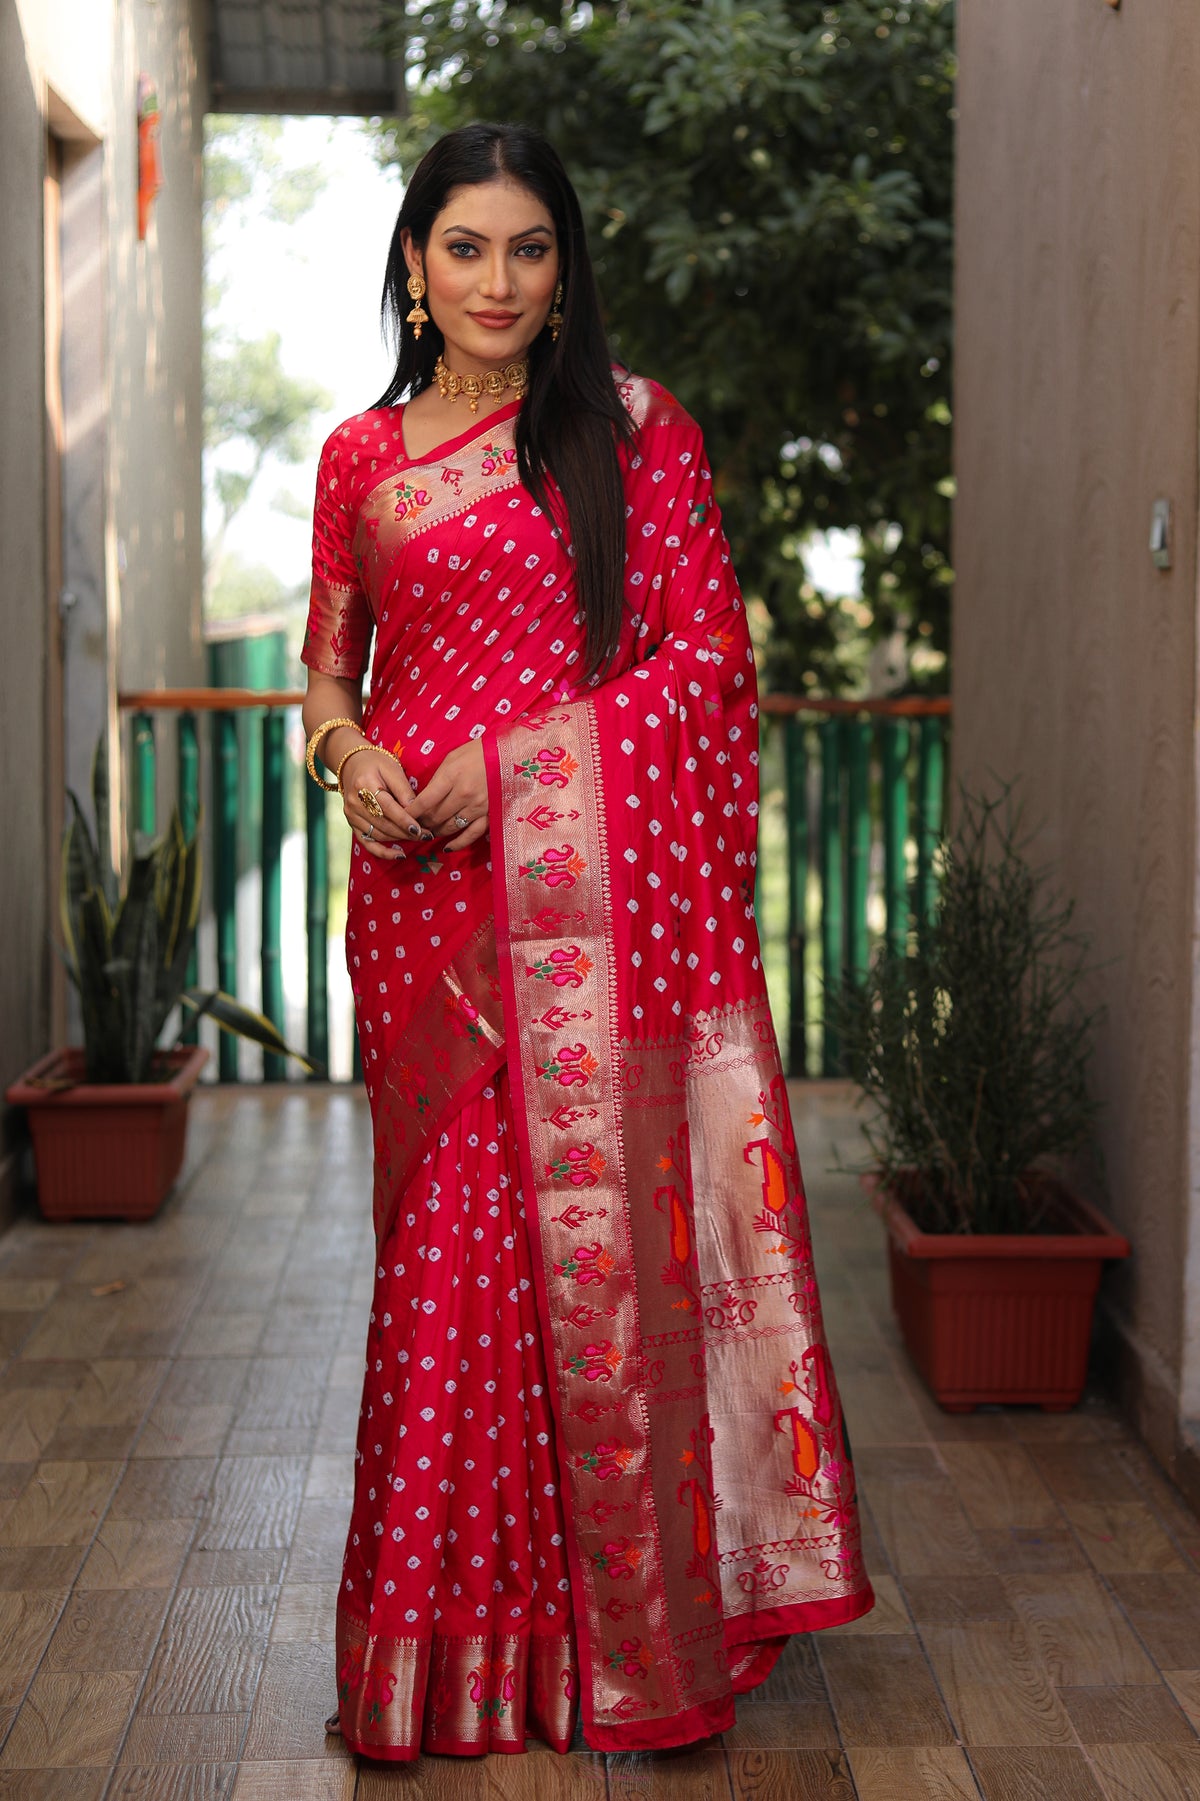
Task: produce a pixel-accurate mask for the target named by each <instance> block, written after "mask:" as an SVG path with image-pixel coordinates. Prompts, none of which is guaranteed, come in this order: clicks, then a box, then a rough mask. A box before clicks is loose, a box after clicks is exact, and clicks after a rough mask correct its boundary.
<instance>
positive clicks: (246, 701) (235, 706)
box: [117, 688, 951, 719]
mask: <svg viewBox="0 0 1200 1801" xmlns="http://www.w3.org/2000/svg"><path fill="white" fill-rule="evenodd" d="M303 700H304V694H303V692H302V691H301V690H300V689H299V688H264V689H262V690H261V692H260V691H258V690H256V689H253V688H135V689H133V690H131V691H130V692H129V693H126V694H119V695H118V696H117V705H118V706H119V707H120V708H121V711H122V712H125V713H160V712H169V713H237V712H241V711H243V710H244V709H246V708H250V707H298V706H300V705H301V704H302V702H303ZM759 707H760V709H761V711H762V712H764V713H769V714H773V715H775V716H776V717H780V718H787V717H789V716H790V715H792V714H795V713H830V714H855V713H872V714H875V715H877V716H879V717H881V718H885V719H931V718H944V717H946V716H947V715H948V714H949V713H950V712H951V701H950V696H949V695H948V694H930V695H926V694H903V695H899V696H897V697H894V698H893V697H889V696H874V697H872V698H869V699H863V700H843V699H837V700H833V699H817V698H815V697H811V696H809V695H806V694H764V695H762V696H760V699H759Z"/></svg>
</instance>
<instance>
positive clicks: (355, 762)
mask: <svg viewBox="0 0 1200 1801" xmlns="http://www.w3.org/2000/svg"><path fill="white" fill-rule="evenodd" d="M360 789H361V790H362V792H363V793H365V794H373V795H374V796H375V799H376V801H377V803H378V804H379V806H381V807H382V808H383V817H382V819H379V818H376V817H374V816H373V815H372V814H371V812H370V811H369V810H368V809H367V808H366V807H365V806H364V805H363V803H362V801H361V800H360V799H359V790H360ZM414 805H415V803H414V801H413V791H412V785H411V783H410V782H409V779H408V777H407V776H406V775H405V773H404V771H403V769H402V768H401V767H400V765H399V763H395V762H393V761H392V759H391V757H382V756H380V755H379V754H378V752H377V751H376V750H375V749H374V748H373V747H372V749H370V750H360V751H357V752H356V753H355V755H354V756H352V757H351V758H350V760H349V762H348V763H347V764H346V766H345V768H344V769H343V771H342V810H343V812H344V813H345V815H346V818H347V820H348V821H349V822H350V825H351V827H352V828H353V830H354V834H355V836H356V837H357V838H358V840H359V842H360V843H361V844H362V845H363V846H364V847H365V848H366V849H367V850H369V851H370V852H371V853H372V855H374V856H377V857H380V858H382V859H384V860H385V861H387V862H391V863H394V862H397V861H398V860H399V859H400V858H401V857H403V855H404V847H405V845H408V844H416V843H417V842H418V840H419V839H420V837H421V835H422V831H423V829H424V828H423V827H422V826H421V824H420V822H419V820H417V819H416V817H415V816H414V813H413V808H414Z"/></svg>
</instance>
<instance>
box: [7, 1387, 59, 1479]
mask: <svg viewBox="0 0 1200 1801" xmlns="http://www.w3.org/2000/svg"><path fill="white" fill-rule="evenodd" d="M70 1402H71V1393H70V1390H69V1389H62V1388H14V1389H9V1390H8V1391H7V1392H6V1393H5V1394H3V1395H0V1462H4V1463H21V1462H26V1463H29V1462H36V1460H37V1459H38V1458H39V1457H40V1456H41V1455H42V1452H43V1451H44V1450H45V1448H46V1446H47V1445H48V1444H49V1442H50V1440H51V1439H52V1438H53V1437H54V1434H55V1432H56V1431H57V1429H58V1422H59V1420H60V1419H61V1418H62V1416H63V1414H64V1413H65V1412H66V1410H67V1408H68V1407H69V1405H70Z"/></svg>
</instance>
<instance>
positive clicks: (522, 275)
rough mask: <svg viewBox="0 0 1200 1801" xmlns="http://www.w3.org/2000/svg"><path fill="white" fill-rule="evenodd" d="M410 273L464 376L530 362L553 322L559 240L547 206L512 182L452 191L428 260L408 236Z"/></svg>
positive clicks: (452, 361) (450, 356) (453, 362)
mask: <svg viewBox="0 0 1200 1801" xmlns="http://www.w3.org/2000/svg"><path fill="white" fill-rule="evenodd" d="M403 242H404V254H405V257H406V258H407V261H408V266H409V269H410V270H412V271H414V272H417V273H420V274H423V275H424V277H425V283H426V294H425V307H426V310H427V311H428V312H429V314H430V316H431V317H432V319H433V321H434V323H435V324H436V325H437V326H438V328H439V329H440V331H441V333H442V336H443V337H444V338H445V340H446V351H445V355H446V361H447V362H448V363H449V365H450V367H451V368H452V369H455V370H457V371H458V372H459V373H460V374H464V373H465V374H471V373H472V372H473V370H475V369H476V368H478V367H489V368H494V367H495V366H496V365H497V364H499V363H510V362H512V361H513V360H514V358H516V357H520V356H524V354H525V352H526V351H527V350H528V348H529V346H530V345H531V344H532V343H533V340H534V339H535V338H536V337H537V335H538V333H539V332H540V331H541V329H542V327H543V326H544V325H545V323H546V316H547V314H548V313H549V311H550V306H551V302H552V301H553V299H554V288H555V284H556V283H557V281H558V268H559V257H558V239H557V235H556V233H555V230H554V221H553V219H552V217H551V215H550V213H549V212H548V210H547V209H546V207H544V206H543V205H542V202H541V201H540V200H538V199H537V197H536V196H535V195H533V194H531V193H530V191H529V189H528V188H523V187H522V186H521V185H520V183H519V182H515V181H513V180H511V179H510V178H509V177H508V176H504V175H498V176H497V177H496V178H495V180H494V181H484V182H479V183H477V184H476V185H475V186H473V187H462V188H452V189H451V191H450V193H449V195H448V196H447V199H446V204H445V206H444V207H443V208H442V210H441V212H440V213H439V214H438V216H437V218H436V219H435V220H434V222H433V225H432V228H431V229H430V233H429V241H428V243H427V244H426V246H425V250H424V254H422V252H421V251H420V250H418V249H417V248H416V246H415V245H414V244H413V242H412V238H411V235H409V234H407V233H406V234H405V237H404V240H403Z"/></svg>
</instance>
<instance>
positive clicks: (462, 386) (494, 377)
mask: <svg viewBox="0 0 1200 1801" xmlns="http://www.w3.org/2000/svg"><path fill="white" fill-rule="evenodd" d="M408 296H409V299H410V300H411V301H412V303H413V304H412V311H411V312H410V313H409V314H408V315H407V317H406V319H405V321H404V323H405V324H406V325H411V326H412V328H413V337H414V338H419V337H420V336H421V330H422V327H423V326H426V325H428V323H429V314H428V313H427V312H426V311H425V308H424V307H423V306H422V304H421V302H422V301H423V300H424V298H425V277H424V276H423V275H416V274H414V275H410V276H409V278H408ZM562 304H563V285H562V283H561V281H560V282H558V283H557V284H556V285H555V289H554V302H553V305H552V306H551V308H550V311H549V313H548V314H547V315H546V324H547V326H548V327H549V329H550V336H551V338H552V339H553V341H554V342H555V343H556V344H557V342H558V334H559V332H560V331H561V330H562V326H563V311H562ZM433 373H434V379H435V380H436V382H437V385H438V393H439V394H440V395H441V397H442V399H443V400H449V401H450V403H451V405H453V403H454V402H455V401H456V400H457V399H458V397H459V395H460V394H463V395H465V396H466V399H467V402H468V404H469V405H470V408H471V411H472V412H473V413H476V412H478V411H479V402H480V400H481V399H482V397H483V396H484V395H485V394H487V395H488V396H489V397H490V398H491V399H492V400H499V399H500V397H501V395H502V394H503V393H504V391H505V389H506V388H511V389H512V391H513V393H514V394H515V396H516V398H517V399H518V400H524V398H525V396H526V394H527V393H528V392H529V361H528V359H527V358H526V357H521V358H519V359H518V360H517V361H516V362H512V363H505V364H504V366H503V368H501V369H485V370H484V372H483V374H482V375H459V374H457V373H456V371H455V370H453V369H450V368H448V367H447V366H446V364H445V362H443V360H442V358H441V357H440V356H439V358H438V360H437V363H436V365H435V367H434V371H433Z"/></svg>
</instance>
